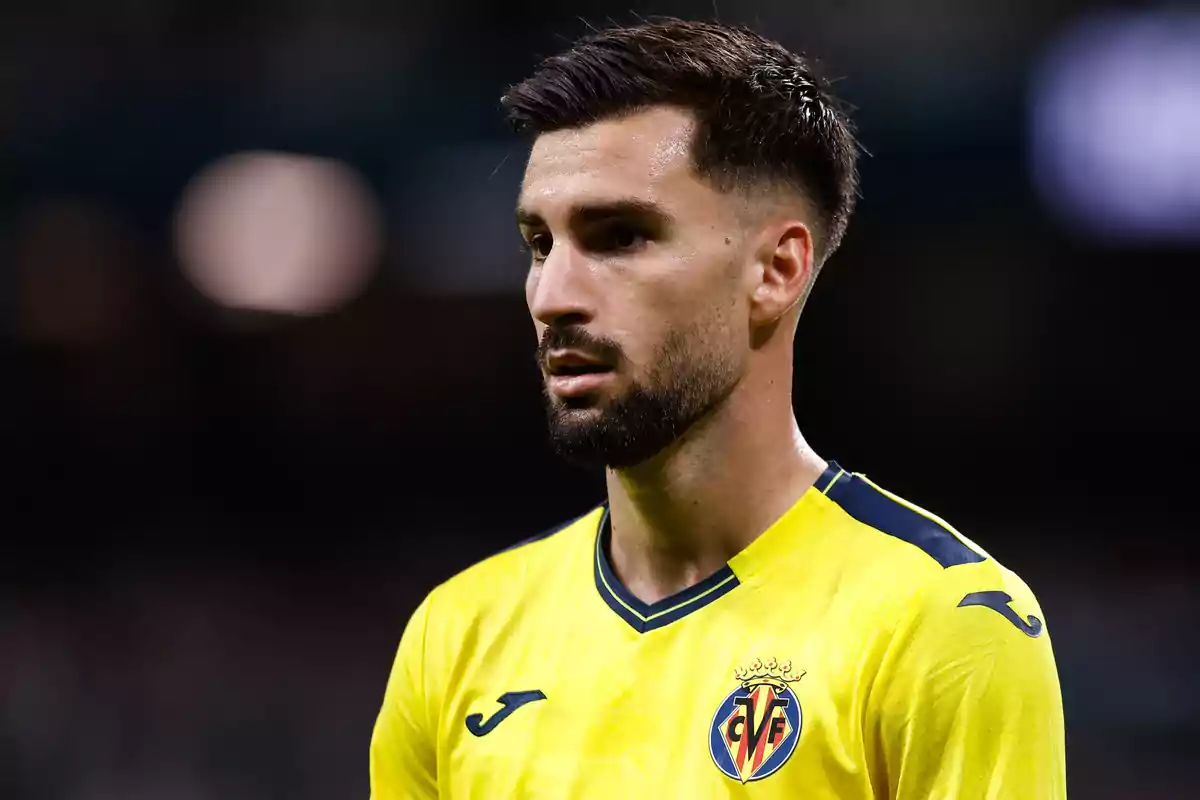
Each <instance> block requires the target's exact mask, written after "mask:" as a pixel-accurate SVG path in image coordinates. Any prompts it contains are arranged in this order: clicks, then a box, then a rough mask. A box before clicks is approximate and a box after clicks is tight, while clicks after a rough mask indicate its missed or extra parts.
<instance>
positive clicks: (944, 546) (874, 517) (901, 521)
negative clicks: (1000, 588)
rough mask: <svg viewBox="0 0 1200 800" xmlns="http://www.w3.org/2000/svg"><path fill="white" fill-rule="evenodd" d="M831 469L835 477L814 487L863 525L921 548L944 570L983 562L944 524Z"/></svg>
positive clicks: (876, 489) (874, 488)
mask: <svg viewBox="0 0 1200 800" xmlns="http://www.w3.org/2000/svg"><path fill="white" fill-rule="evenodd" d="M830 470H831V471H832V472H833V475H834V476H833V477H832V478H831V479H826V478H825V477H824V476H822V478H821V479H819V480H818V481H817V486H818V487H824V488H823V489H822V490H821V491H822V492H823V493H824V494H825V495H826V496H827V497H828V498H829V499H830V500H832V501H833V502H835V503H837V504H838V505H839V506H841V507H842V510H843V511H845V512H846V513H847V514H849V515H850V516H852V517H854V518H855V519H856V520H858V521H859V522H861V523H863V524H864V525H870V526H871V527H872V528H874V529H876V530H877V531H880V532H882V533H886V534H887V535H888V536H894V537H895V538H897V539H900V540H902V541H905V542H908V543H909V544H911V545H913V546H915V547H919V548H921V550H923V551H924V552H925V553H926V554H927V555H928V556H929V557H930V558H932V559H933V560H934V561H936V562H937V563H939V564H941V565H942V567H943V568H946V567H953V566H957V565H959V564H975V563H978V562H980V561H984V560H986V556H983V555H982V554H980V553H977V552H975V551H974V550H972V549H971V548H970V547H968V546H967V545H966V544H965V543H964V542H963V540H962V539H960V538H958V536H956V535H955V534H954V533H952V532H951V531H949V530H947V528H946V527H945V526H944V525H942V524H940V523H938V522H937V521H935V520H933V519H932V518H930V517H928V516H926V515H924V514H922V513H921V512H919V511H916V510H914V509H912V508H909V507H908V506H907V505H905V504H904V503H900V502H898V501H896V500H895V499H893V498H892V497H890V496H888V495H887V494H885V493H884V492H882V491H880V490H879V489H878V488H876V487H875V486H874V485H872V484H871V483H870V482H869V481H866V480H864V479H863V478H861V477H859V476H857V475H853V474H851V473H849V472H846V471H844V470H842V469H841V468H840V467H838V466H837V465H836V464H830ZM827 481H828V485H826V484H827Z"/></svg>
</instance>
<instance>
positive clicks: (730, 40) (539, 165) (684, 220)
mask: <svg viewBox="0 0 1200 800" xmlns="http://www.w3.org/2000/svg"><path fill="white" fill-rule="evenodd" d="M503 104H504V106H505V108H506V109H507V111H508V113H509V115H510V116H511V119H512V120H513V122H514V123H515V124H516V127H517V128H518V129H519V130H520V131H524V132H527V133H528V134H530V136H531V138H532V150H531V153H530V155H529V159H528V163H527V166H526V171H525V176H524V180H523V183H522V187H521V192H520V197H519V205H518V209H517V220H518V223H519V226H520V231H521V234H522V236H523V237H524V240H525V242H526V244H527V245H528V249H529V252H530V265H529V273H528V280H527V283H526V300H527V302H528V305H529V311H530V314H531V316H532V317H533V323H534V327H535V330H536V333H537V337H538V338H537V341H538V343H539V346H538V348H537V360H538V364H539V365H540V367H541V370H542V372H543V374H544V378H545V394H546V398H547V404H548V409H549V414H548V417H549V427H550V433H551V439H552V441H553V443H554V446H555V447H556V448H557V450H558V451H559V452H560V453H561V454H562V455H563V456H565V457H566V458H568V459H571V460H574V461H578V462H584V463H591V464H594V465H597V466H602V467H603V468H604V469H605V472H606V477H607V497H606V499H605V501H604V502H603V503H602V504H601V505H599V506H598V507H597V508H595V509H593V510H591V511H590V512H588V513H586V514H584V515H583V516H581V517H580V518H579V519H576V520H574V521H572V522H569V523H567V524H565V525H564V526H562V527H561V528H559V529H557V530H556V531H554V532H551V533H549V534H546V535H543V536H540V537H538V538H536V539H534V540H531V541H529V542H526V543H523V544H521V545H519V546H516V547H513V548H511V549H509V550H507V551H505V552H502V553H500V554H498V555H495V556H493V557H491V558H489V559H487V560H485V561H483V562H482V563H479V564H477V565H475V566H473V567H471V568H469V569H467V570H466V571H465V572H463V573H461V574H459V575H457V576H456V577H453V578H451V579H450V580H449V581H447V582H445V583H443V584H442V585H440V586H438V587H436V588H435V589H433V590H432V591H431V592H430V593H429V594H428V595H427V597H426V598H425V600H424V601H423V602H422V603H421V605H420V606H419V608H418V609H417V610H416V611H415V612H414V614H413V615H412V617H411V620H410V621H409V623H408V625H407V627H406V629H405V631H404V632H403V635H402V636H401V638H400V644H399V651H398V655H397V658H396V660H395V663H394V666H393V669H392V673H391V676H390V679H389V681H388V684H387V688H386V691H385V693H384V697H383V703H382V708H381V710H380V712H379V715H378V719H377V722H376V725H375V728H374V734H373V738H372V742H371V747H370V778H371V789H372V793H373V797H374V798H375V800H399V798H443V800H444V799H446V798H533V797H540V798H558V799H560V800H561V799H562V798H603V799H604V800H613V798H620V799H621V800H627V799H629V800H631V799H632V798H654V799H655V800H661V799H662V798H686V800H698V799H699V798H724V797H742V798H800V797H803V798H806V799H807V800H818V798H838V800H856V799H857V798H892V799H894V800H895V799H898V800H930V798H955V799H956V800H974V798H1013V799H1014V800H1057V798H1062V797H1065V795H1066V789H1065V781H1066V778H1065V758H1064V741H1063V739H1064V733H1063V715H1062V704H1061V697H1060V690H1059V683H1058V677H1057V672H1056V668H1055V662H1054V656H1053V654H1052V652H1051V647H1050V638H1049V634H1048V632H1047V627H1046V623H1045V621H1044V618H1043V615H1042V612H1041V610H1040V609H1039V608H1038V605H1037V601H1036V600H1035V599H1034V596H1033V594H1032V593H1031V592H1030V590H1029V588H1028V587H1027V586H1026V585H1025V584H1024V583H1023V582H1022V581H1021V579H1020V578H1018V577H1017V576H1016V575H1015V574H1013V573H1012V572H1011V571H1009V570H1008V569H1006V568H1005V567H1003V566H1002V565H1000V564H998V563H997V562H996V560H995V559H993V558H991V557H990V556H989V555H988V554H987V553H986V552H984V551H983V550H982V549H981V548H980V547H979V546H978V545H976V544H974V543H973V542H971V541H970V540H969V539H967V538H966V537H964V536H962V535H961V534H959V533H958V532H957V531H955V530H954V529H953V528H952V527H950V525H949V524H947V523H946V522H943V521H942V520H941V519H939V518H938V517H936V516H934V515H933V514H931V513H929V512H928V511H924V510H922V509H921V508H919V507H917V506H915V505H913V504H911V503H909V502H907V501H906V500H903V499H901V498H899V497H897V496H895V495H893V494H891V493H889V492H888V491H887V490H885V489H883V488H881V487H880V486H877V485H876V484H875V483H874V482H872V481H871V480H869V479H868V478H867V477H866V476H864V475H861V474H858V473H855V472H851V471H850V470H849V469H848V468H843V467H841V466H839V465H838V464H837V463H836V462H833V461H826V460H825V459H823V458H822V457H820V456H818V455H817V454H816V453H815V452H813V450H812V449H811V448H810V447H809V446H808V445H807V444H806V443H805V440H804V438H803V437H802V436H801V434H800V430H799V428H798V426H797V423H796V418H795V416H794V413H793V407H792V398H791V386H792V356H793V336H794V333H795V330H796V326H797V318H798V316H799V314H800V311H801V308H802V306H803V305H804V301H805V299H806V297H807V296H808V294H809V292H810V290H811V289H812V285H813V281H814V279H815V278H816V276H817V273H818V272H819V270H820V268H821V266H822V265H823V264H824V263H825V262H826V261H827V260H828V259H829V258H830V256H831V255H832V254H833V253H834V251H835V250H836V249H837V246H838V243H839V241H840V240H841V239H842V236H843V234H844V232H845V230H846V226H847V222H848V220H849V218H850V214H851V210H852V207H853V205H854V200H855V195H856V191H857V190H856V166H855V160H856V151H857V145H856V142H855V140H854V136H853V134H852V132H851V129H850V125H849V122H848V120H847V118H846V116H845V114H844V113H843V111H842V110H840V106H839V105H838V104H837V103H836V101H835V100H834V99H833V98H832V97H831V95H830V94H829V92H828V90H827V88H826V87H825V85H824V84H823V83H822V82H821V81H819V80H818V79H817V78H815V77H814V75H813V74H812V72H811V70H810V65H809V64H808V62H807V61H806V60H805V58H804V57H802V56H800V55H797V54H794V53H792V52H789V51H788V50H786V49H784V48H783V47H782V46H780V45H778V44H775V43H773V42H771V41H768V40H766V39H764V38H761V37H760V36H758V35H756V34H754V33H752V32H749V31H747V30H743V29H737V28H731V27H726V26H722V25H717V24H707V23H689V22H683V21H678V20H668V21H662V22H654V23H650V24H643V25H639V26H636V27H630V28H616V29H610V30H605V31H602V32H598V33H595V34H593V35H590V36H589V37H587V38H585V39H582V40H580V41H579V42H577V43H576V44H575V45H574V46H573V47H571V48H570V49H569V50H568V51H566V52H564V53H562V54H560V55H556V56H553V57H551V58H549V59H548V60H546V61H544V62H543V63H542V64H541V65H540V66H539V67H538V68H537V70H536V71H535V73H534V74H533V75H532V76H531V77H529V78H528V79H527V80H525V81H524V82H523V83H521V84H519V85H517V86H515V87H513V88H512V89H510V90H509V91H508V93H507V94H506V96H505V97H504V99H503Z"/></svg>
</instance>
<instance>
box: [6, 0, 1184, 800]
mask: <svg viewBox="0 0 1200 800" xmlns="http://www.w3.org/2000/svg"><path fill="white" fill-rule="evenodd" d="M405 6H406V4H402V3H391V4H386V7H384V5H383V4H373V3H366V2H354V1H353V0H343V2H339V3H330V2H319V1H318V0H310V1H309V2H290V3H282V2H265V1H264V0H257V1H252V2H243V3H240V4H220V3H211V2H185V1H184V0H170V1H166V2H158V3H149V2H143V3H138V2H126V3H107V4H77V3H70V2H64V3H49V4H22V8H21V10H18V9H16V8H13V9H9V10H6V11H5V12H3V18H2V19H0V141H3V147H2V148H0V253H2V254H3V257H2V259H0V324H2V326H3V330H4V334H3V338H2V339H0V359H2V360H0V369H2V373H0V374H2V375H3V378H2V379H0V381H2V383H0V385H2V386H3V391H0V435H2V437H3V438H2V443H3V446H2V447H0V459H3V464H4V467H5V483H4V486H5V489H4V491H3V494H2V495H0V498H2V502H0V531H3V540H4V542H5V548H4V555H3V558H2V559H0V563H2V564H3V567H2V570H3V576H2V577H3V580H2V582H0V743H2V744H0V797H5V798H38V799H39V800H42V799H44V800H59V798H62V799H63V800H67V799H69V800H109V798H112V799H113V800H116V799H117V798H121V799H122V800H151V799H153V800H200V799H201V798H222V799H223V800H238V799H239V798H267V797H287V798H291V799H292V800H307V798H314V799H315V798H328V797H355V796H358V797H363V796H365V793H366V780H367V775H366V747H367V742H368V737H369V733H370V726H371V723H372V721H373V718H374V714H375V711H376V709H377V705H378V702H379V699H380V695H381V692H382V689H383V685H384V681H385V678H386V674H387V671H388V668H389V666H390V661H391V658H392V654H393V651H394V647H395V644H396V641H397V638H398V636H399V633H400V630H401V627H402V625H403V623H404V620H405V619H406V617H407V614H408V612H409V611H410V610H411V609H412V608H413V606H414V605H415V604H416V602H417V601H418V599H419V597H420V596H421V595H422V593H423V592H425V591H426V590H428V589H429V588H431V587H432V586H433V585H434V584H435V583H437V582H438V581H440V580H442V579H444V578H446V577H448V576H449V575H450V574H452V573H453V572H454V571H456V570H458V569H460V568H462V567H464V566H466V565H467V564H469V563H471V562H472V561H474V560H476V559H478V558H481V557H483V556H485V555H487V554H489V553H491V552H493V551H495V550H497V549H500V548H502V547H504V546H506V545H507V544H509V543H511V542H514V541H516V540H518V539H521V538H525V537H527V536H529V535H532V534H534V533H536V532H538V531H539V530H541V529H543V528H545V527H547V526H550V525H551V524H553V523H555V522H557V521H559V520H561V519H563V518H566V517H568V516H570V515H572V514H575V513H577V512H580V511H582V510H583V509H586V508H587V507H589V506H590V505H592V504H593V503H595V502H597V501H598V500H599V499H600V497H601V483H600V482H599V480H598V479H597V477H596V476H592V475H588V474H585V473H582V472H578V471H574V470H572V469H569V468H566V467H563V466H561V465H559V464H558V462H557V461H556V460H555V459H554V458H553V457H552V456H551V455H550V454H549V453H548V451H547V448H546V446H545V444H544V435H543V426H542V416H541V408H540V402H539V397H538V383H537V374H536V371H535V369H534V367H533V362H532V359H531V352H532V347H533V343H534V342H533V337H532V335H531V331H530V327H529V324H528V321H527V318H526V316H525V309H524V305H523V299H522V295H521V290H520V286H521V281H522V277H523V264H522V257H521V255H520V254H519V252H518V247H517V239H516V236H515V231H514V229H513V228H514V226H513V223H512V201H513V198H514V196H515V190H516V183H517V180H518V178H519V175H520V168H521V164H522V160H523V155H524V152H523V149H522V147H523V146H522V144H521V143H519V142H517V141H515V140H514V139H513V138H512V137H510V136H509V135H508V133H507V131H506V130H505V128H504V125H503V121H502V119H501V116H500V112H499V110H498V107H497V102H496V101H497V98H498V96H499V94H500V92H501V90H502V88H503V87H504V86H505V85H506V84H507V83H509V82H512V81H515V80H517V79H519V78H520V77H522V76H523V75H524V74H525V73H526V71H527V70H528V69H529V68H530V67H531V65H532V64H533V62H534V59H535V58H536V56H537V55H539V54H547V53H549V52H552V51H554V50H556V49H558V48H559V47H561V46H562V45H563V44H564V43H565V42H566V41H567V40H568V39H569V38H571V37H573V36H574V35H576V34H578V33H580V32H581V31H582V30H583V29H584V24H583V22H582V21H581V18H582V19H583V20H588V21H591V22H595V23H603V22H604V21H605V19H606V18H608V17H609V16H615V17H616V18H617V19H619V20H622V21H625V20H628V19H629V15H628V13H626V12H628V11H629V10H630V9H631V8H632V9H634V10H636V11H640V12H653V13H663V12H666V13H679V14H684V15H702V16H711V14H712V12H713V6H712V5H711V4H709V3H686V2H677V3H655V4H651V5H648V4H646V3H644V2H641V3H638V2H631V3H628V4H625V5H614V4H606V3H603V2H599V1H598V0H588V1H586V2H581V3H574V4H571V6H570V8H569V11H564V10H556V9H555V8H554V7H553V6H552V5H551V4H549V3H546V2H544V0H524V1H522V2H513V3H504V4H496V5H492V4H488V3H485V2H481V1H480V0H443V2H440V3H435V4H419V5H414V6H413V7H411V8H408V7H405ZM716 8H717V11H718V12H719V14H720V16H721V17H722V18H723V19H726V20H733V21H745V22H751V23H755V24H757V25H758V26H759V27H760V28H761V29H762V30H764V31H765V32H767V33H769V34H770V35H772V36H774V37H776V38H779V39H781V40H783V41H784V42H786V43H787V44H789V45H792V46H795V47H799V48H808V49H811V50H812V51H813V52H814V53H816V54H818V55H820V56H821V57H822V58H823V59H824V61H825V62H826V64H827V71H828V72H829V73H830V74H832V75H834V76H835V77H838V78H839V81H838V84H837V86H838V90H839V91H840V92H841V93H842V94H844V95H845V96H846V97H847V98H848V99H849V100H850V101H851V102H852V103H853V104H854V105H856V106H857V107H858V109H859V111H858V112H857V120H858V123H859V128H860V136H861V139H862V141H863V143H864V145H865V146H866V147H867V149H868V150H869V151H870V153H871V156H870V157H869V158H866V159H865V160H864V163H863V165H862V173H863V196H864V199H863V200H862V202H861V204H860V209H859V213H858V216H857V217H856V219H855V220H854V222H853V224H852V226H851V229H850V233H849V236H848V239H847V242H846V244H845V246H844V249H843V251H842V252H841V253H840V254H839V255H838V256H837V257H836V258H835V259H834V260H833V261H832V262H831V263H830V264H829V266H828V268H827V269H826V271H825V272H824V274H823V275H822V277H821V279H820V281H819V282H818V284H817V288H816V291H815V293H814V296H813V298H812V300H811V301H810V303H809V307H808V309H807V311H806V312H805V317H804V319H803V321H802V324H801V329H800V334H799V343H798V370H797V378H796V390H797V404H798V408H799V414H800V420H801V425H802V428H803V429H804V430H805V432H806V434H807V435H808V437H809V439H810V441H811V442H812V443H813V444H814V445H815V446H816V448H817V450H818V452H820V453H821V454H822V455H824V456H826V457H828V458H835V459H837V460H838V461H840V462H841V463H842V464H844V465H846V466H848V467H850V468H852V469H854V470H857V471H862V472H866V473H868V474H869V475H871V476H872V477H873V478H874V479H876V480H877V481H879V482H880V483H882V484H884V485H886V486H888V487H889V488H891V489H893V490H894V491H897V492H899V493H901V494H903V495H905V496H907V497H909V498H911V499H913V500H915V501H916V502H919V503H920V504H922V505H925V506H927V507H929V508H931V509H934V510H935V511H937V512H938V513H939V514H941V515H942V516H944V517H945V518H947V519H949V520H950V521H951V522H952V523H953V524H955V525H956V526H957V527H959V528H960V529H961V530H963V531H964V532H965V533H967V535H969V536H971V537H972V538H974V539H976V540H977V541H979V542H980V543H982V544H983V545H984V546H985V547H986V548H988V549H989V550H990V551H991V552H992V553H993V554H994V555H996V556H997V557H998V558H1000V559H1001V560H1003V561H1005V562H1007V563H1008V564H1009V565H1010V566H1012V567H1013V568H1015V569H1016V570H1018V571H1019V572H1020V573H1021V574H1022V575H1023V576H1024V577H1025V578H1026V579H1027V580H1028V581H1029V582H1030V583H1031V584H1032V586H1033V587H1034V589H1035V591H1037V592H1038V594H1039V595H1040V598H1041V600H1042V603H1043V605H1044V607H1045V610H1046V613H1047V615H1048V617H1049V619H1050V624H1051V626H1052V628H1053V630H1054V633H1055V636H1056V647H1057V653H1058V659H1059V666H1060V670H1061V674H1062V683H1063V690H1064V697H1065V703H1066V712H1067V721H1068V737H1069V744H1068V749H1069V777H1070V785H1071V789H1072V795H1073V796H1074V797H1079V798H1137V799H1138V800H1154V799H1155V798H1166V797H1184V796H1190V793H1191V791H1192V790H1193V789H1194V767H1193V766H1192V765H1193V763H1194V753H1195V749H1196V745H1197V744H1198V743H1200V685H1198V682H1197V680H1196V676H1197V674H1198V672H1197V660H1196V650H1197V644H1196V638H1195V636H1196V630H1197V629H1198V623H1200V614H1198V592H1197V588H1196V582H1195V580H1194V563H1193V562H1192V560H1191V554H1190V540H1191V537H1192V534H1193V533H1194V532H1195V529H1196V523H1195V516H1194V507H1195V499H1194V493H1195V488H1194V475H1193V474H1191V473H1192V471H1191V470H1189V467H1190V466H1191V464H1192V463H1193V457H1192V454H1193V453H1194V451H1195V449H1196V446H1197V444H1198V443H1200V437H1198V436H1197V422H1196V419H1197V415H1196V413H1195V409H1196V405H1195V401H1194V395H1191V394H1189V393H1188V392H1187V391H1185V384H1186V382H1187V378H1188V377H1190V373H1192V372H1194V370H1195V356H1194V352H1195V351H1194V348H1192V347H1189V346H1188V345H1187V343H1186V342H1185V341H1184V340H1185V337H1187V336H1189V335H1190V334H1191V328H1192V326H1193V325H1194V322H1195V317H1194V313H1193V312H1192V308H1191V306H1192V302H1193V301H1192V296H1193V294H1194V290H1195V289H1196V288H1197V279H1196V277H1195V273H1196V267H1197V265H1198V261H1200V260H1198V256H1200V249H1198V244H1200V190H1198V189H1197V186H1200V111H1197V110H1196V109H1198V108H1200V88H1197V87H1200V55H1197V54H1200V24H1198V23H1197V21H1196V19H1197V18H1196V17H1195V16H1190V15H1188V14H1187V12H1184V11H1179V10H1175V11H1171V10H1168V9H1166V8H1163V9H1158V8H1157V7H1156V6H1155V4H1152V3H1138V4H1130V5H1129V6H1128V8H1127V9H1126V10H1124V11H1119V9H1118V8H1117V7H1116V6H1101V5H1096V4H1085V3H1080V2H1070V0H1059V1H1058V2H1049V3H1048V2H1044V0H1036V2H1035V0H975V1H974V2H971V3H948V2H938V1H937V0H913V1H912V2H905V3H892V2H885V1H884V0H854V1H853V2H838V3H833V2H822V1H819V0H818V1H816V2H811V3H806V4H803V5H802V6H800V5H796V4H793V3H789V2H784V0H759V2H741V3H734V2H721V3H719V4H718V5H717V7H716ZM1118 11H1119V14H1120V15H1118V16H1111V15H1110V14H1111V13H1117V12H1118ZM1131 32H1132V33H1131ZM231 157H232V158H231ZM698 657H700V656H699V654H698Z"/></svg>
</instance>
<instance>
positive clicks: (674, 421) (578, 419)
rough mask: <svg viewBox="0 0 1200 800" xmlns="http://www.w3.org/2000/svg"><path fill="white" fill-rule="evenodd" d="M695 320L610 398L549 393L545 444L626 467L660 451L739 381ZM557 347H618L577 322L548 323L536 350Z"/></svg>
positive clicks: (579, 460)
mask: <svg viewBox="0 0 1200 800" xmlns="http://www.w3.org/2000/svg"><path fill="white" fill-rule="evenodd" d="M702 333H703V331H702V329H701V328H700V326H696V327H693V328H690V329H687V330H679V329H674V330H672V331H671V333H670V334H668V336H667V339H666V340H665V341H664V343H663V346H662V347H661V348H660V351H659V353H658V357H657V358H656V359H655V368H654V369H653V370H652V371H651V374H650V375H649V377H647V378H646V379H645V380H644V381H641V382H635V383H634V384H633V385H631V386H630V387H629V388H627V389H626V390H625V391H624V392H623V393H621V394H620V395H619V396H617V397H614V398H610V399H608V400H592V399H586V398H578V399H573V400H571V401H564V400H563V399H562V398H558V397H555V396H553V395H551V394H550V393H549V392H548V391H547V392H546V401H547V405H546V415H547V423H548V425H549V433H550V444H551V447H552V448H553V449H554V451H555V452H556V453H557V454H558V455H559V456H560V457H562V458H563V459H565V460H566V461H568V462H570V463H572V464H576V465H578V466H583V467H608V468H611V469H624V468H628V467H633V466H636V465H637V464H641V463H643V462H645V461H647V460H649V459H650V458H653V457H654V456H656V455H658V454H659V453H661V452H662V451H663V450H665V449H666V448H667V447H668V446H670V445H671V444H672V443H674V442H675V441H676V440H678V439H679V437H681V436H683V434H684V433H686V432H687V431H688V429H689V428H691V427H692V426H693V425H694V424H695V423H696V422H697V421H698V420H700V419H701V418H703V417H704V416H705V415H706V414H708V413H709V412H710V411H711V410H712V409H713V408H715V407H716V406H717V405H718V404H720V403H721V402H722V401H723V400H724V399H725V398H726V397H728V396H729V394H730V392H732V391H733V387H734V385H735V384H736V382H737V369H736V367H735V365H734V364H733V360H732V359H731V358H728V357H722V354H721V353H719V352H718V351H716V350H714V349H713V348H711V347H710V346H708V345H707V344H706V342H705V339H706V338H707V337H704V336H702V335H701V334H702ZM557 347H581V348H587V349H588V350H589V351H590V352H604V353H609V354H613V355H619V353H620V349H619V347H618V346H617V345H616V344H615V343H613V342H610V341H606V340H599V339H596V338H594V337H591V336H590V335H587V334H585V333H583V331H582V330H581V329H578V328H576V329H573V330H562V329H559V330H558V331H555V330H554V329H548V330H547V331H546V336H545V337H543V340H542V343H541V346H540V347H539V349H538V352H539V356H540V355H541V354H542V353H544V352H546V351H547V350H549V349H552V348H557Z"/></svg>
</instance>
